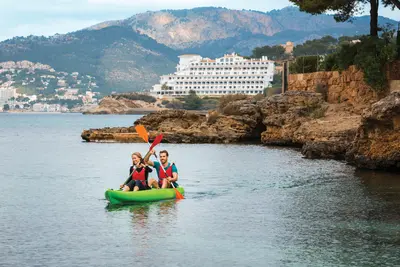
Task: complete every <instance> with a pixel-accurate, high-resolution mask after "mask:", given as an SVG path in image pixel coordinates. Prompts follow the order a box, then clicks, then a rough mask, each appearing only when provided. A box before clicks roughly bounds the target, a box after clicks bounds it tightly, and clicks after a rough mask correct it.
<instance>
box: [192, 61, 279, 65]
mask: <svg viewBox="0 0 400 267" xmlns="http://www.w3.org/2000/svg"><path fill="white" fill-rule="evenodd" d="M266 64H271V65H272V64H273V62H271V61H261V62H260V61H253V62H251V61H243V62H235V63H232V62H230V63H227V62H220V63H219V62H217V63H215V62H206V63H192V64H191V65H192V66H215V65H266Z"/></svg>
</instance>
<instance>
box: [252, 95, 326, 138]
mask: <svg viewBox="0 0 400 267" xmlns="http://www.w3.org/2000/svg"><path fill="white" fill-rule="evenodd" d="M323 102H324V101H323V98H322V95H321V94H318V93H312V92H295V91H293V92H286V93H285V94H280V95H274V96H271V97H269V98H267V99H265V100H263V101H261V102H260V103H259V106H260V111H261V114H262V116H263V124H264V125H265V127H266V130H265V131H264V132H263V133H262V134H261V142H262V143H263V144H265V145H300V143H297V142H296V141H295V140H294V133H295V132H296V131H297V129H298V128H299V127H300V126H301V124H302V123H304V122H306V121H309V120H311V117H310V115H311V114H312V113H313V112H314V111H315V110H317V109H320V108H322V104H323Z"/></svg>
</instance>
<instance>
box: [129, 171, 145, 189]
mask: <svg viewBox="0 0 400 267" xmlns="http://www.w3.org/2000/svg"><path fill="white" fill-rule="evenodd" d="M132 180H139V181H141V182H142V184H143V185H144V186H145V185H146V168H142V170H141V171H140V172H138V171H137V170H135V171H134V172H133V173H132Z"/></svg>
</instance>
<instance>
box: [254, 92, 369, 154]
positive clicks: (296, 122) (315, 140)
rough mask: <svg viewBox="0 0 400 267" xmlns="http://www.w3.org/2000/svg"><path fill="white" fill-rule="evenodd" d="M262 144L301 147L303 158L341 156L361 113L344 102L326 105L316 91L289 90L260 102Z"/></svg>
mask: <svg viewBox="0 0 400 267" xmlns="http://www.w3.org/2000/svg"><path fill="white" fill-rule="evenodd" d="M260 105H261V112H262V114H263V117H264V119H263V123H264V125H265V127H266V130H265V131H264V132H263V133H262V134H261V141H262V143H263V144H265V145H283V146H299V147H302V153H303V154H304V155H305V157H307V158H335V159H343V158H344V154H345V152H346V149H347V148H348V147H349V145H350V144H351V142H352V141H353V140H354V137H355V135H356V132H357V128H358V127H359V125H360V118H361V116H360V115H359V114H357V113H353V107H352V106H351V105H348V104H346V103H342V104H331V105H328V104H326V103H325V102H324V101H323V96H322V95H321V94H319V93H313V92H302V91H289V92H287V93H285V94H282V95H275V96H273V97H270V98H267V99H266V100H264V101H262V102H261V103H260Z"/></svg>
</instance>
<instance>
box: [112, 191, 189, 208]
mask: <svg viewBox="0 0 400 267" xmlns="http://www.w3.org/2000/svg"><path fill="white" fill-rule="evenodd" d="M177 189H178V191H179V192H180V193H181V194H182V195H184V194H185V190H184V189H183V187H178V188H177ZM105 197H106V199H107V200H108V201H109V202H110V204H116V205H117V204H119V205H124V204H135V203H143V202H152V201H160V200H167V199H174V198H176V195H175V189H173V188H167V189H151V190H141V191H136V192H133V191H129V192H124V191H122V190H112V189H108V190H107V191H106V192H105Z"/></svg>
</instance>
